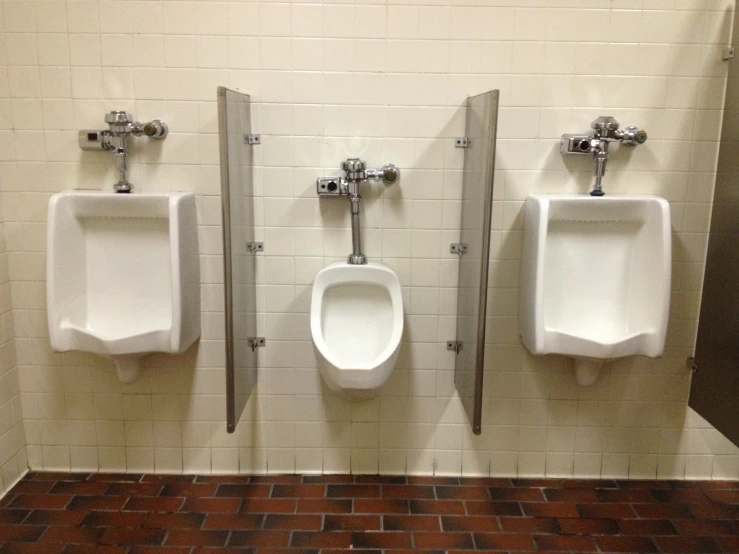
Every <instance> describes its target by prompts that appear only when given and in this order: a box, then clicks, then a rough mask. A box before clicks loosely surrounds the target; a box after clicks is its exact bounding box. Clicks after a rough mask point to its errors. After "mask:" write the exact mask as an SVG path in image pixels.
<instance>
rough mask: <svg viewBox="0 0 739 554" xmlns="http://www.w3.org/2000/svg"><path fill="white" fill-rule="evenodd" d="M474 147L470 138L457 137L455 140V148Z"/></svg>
mask: <svg viewBox="0 0 739 554" xmlns="http://www.w3.org/2000/svg"><path fill="white" fill-rule="evenodd" d="M471 145H472V139H471V138H468V137H457V138H455V139H454V147H455V148H469V147H470V146H471Z"/></svg>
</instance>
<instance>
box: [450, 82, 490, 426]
mask: <svg viewBox="0 0 739 554" xmlns="http://www.w3.org/2000/svg"><path fill="white" fill-rule="evenodd" d="M498 97H499V92H498V91H497V90H493V91H490V92H486V93H484V94H480V95H478V96H473V97H470V98H468V99H467V114H466V122H465V137H466V138H467V139H468V143H467V146H466V148H465V151H464V174H463V183H462V232H461V238H460V242H461V244H462V245H466V247H467V249H466V252H464V253H463V254H461V255H460V261H459V290H458V293H457V341H458V342H461V343H462V345H461V349H460V350H459V352H458V353H457V356H456V362H455V372H454V383H455V385H456V387H457V391H458V392H459V396H460V398H461V399H462V404H463V405H464V408H465V411H466V412H467V417H468V418H469V420H470V423H471V424H472V431H473V432H474V433H475V434H476V435H479V434H480V431H481V429H482V380H483V365H484V361H485V319H486V315H487V314H486V306H487V290H488V268H489V265H490V263H489V260H490V225H491V217H492V210H493V175H494V170H495V137H496V131H497V125H498Z"/></svg>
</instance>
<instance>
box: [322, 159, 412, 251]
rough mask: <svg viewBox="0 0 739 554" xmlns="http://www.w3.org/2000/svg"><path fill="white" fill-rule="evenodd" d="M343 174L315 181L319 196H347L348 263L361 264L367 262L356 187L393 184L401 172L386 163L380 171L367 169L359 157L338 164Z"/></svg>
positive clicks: (358, 195)
mask: <svg viewBox="0 0 739 554" xmlns="http://www.w3.org/2000/svg"><path fill="white" fill-rule="evenodd" d="M341 169H342V170H343V171H344V175H341V176H336V177H319V178H318V179H317V180H316V192H317V193H318V196H348V197H349V211H350V213H351V220H352V253H351V254H349V256H348V257H347V260H346V261H347V263H349V264H352V265H362V264H366V263H367V256H365V255H364V254H363V253H362V235H361V230H360V227H359V213H360V206H361V202H362V195H361V194H360V192H359V185H360V184H361V183H362V181H370V180H371V181H384V182H385V183H386V184H388V185H392V184H393V183H395V182H396V181H397V180H398V179H399V178H400V169H398V168H397V167H396V166H395V165H394V164H385V165H383V166H382V167H381V168H379V169H367V164H366V163H365V162H364V161H363V160H360V159H359V158H349V159H347V160H344V161H343V162H341Z"/></svg>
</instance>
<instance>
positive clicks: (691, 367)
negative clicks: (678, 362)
mask: <svg viewBox="0 0 739 554" xmlns="http://www.w3.org/2000/svg"><path fill="white" fill-rule="evenodd" d="M685 367H687V368H688V369H689V370H690V371H692V372H693V373H695V372H696V371H698V364H697V363H695V358H693V357H692V356H691V357H690V358H688V359H687V360H685Z"/></svg>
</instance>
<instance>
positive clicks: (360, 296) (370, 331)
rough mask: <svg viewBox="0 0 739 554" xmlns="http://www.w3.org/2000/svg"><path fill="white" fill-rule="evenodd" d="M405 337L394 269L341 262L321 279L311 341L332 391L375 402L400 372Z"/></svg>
mask: <svg viewBox="0 0 739 554" xmlns="http://www.w3.org/2000/svg"><path fill="white" fill-rule="evenodd" d="M402 334H403V299H402V294H401V289H400V281H399V279H398V276H397V275H396V274H395V272H393V271H392V270H391V269H390V268H388V267H386V266H384V265H381V264H377V263H368V264H366V265H350V264H347V263H343V262H340V263H336V264H332V265H330V266H328V267H326V268H324V269H323V270H321V271H320V272H319V273H318V274H317V275H316V279H315V281H314V283H313V292H312V296H311V335H312V338H313V344H314V346H315V348H316V351H317V353H318V357H319V360H320V362H321V364H320V371H321V374H322V376H323V378H324V380H325V381H326V383H327V384H328V386H329V388H331V389H332V390H334V391H336V392H339V393H341V394H342V395H344V396H347V397H351V398H357V397H367V396H372V395H373V394H374V393H375V390H376V389H377V388H379V387H380V386H382V385H383V384H384V383H385V381H387V379H388V377H389V376H390V373H391V372H392V370H393V367H394V366H395V362H396V360H397V357H398V352H399V349H400V340H401V337H402Z"/></svg>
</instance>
